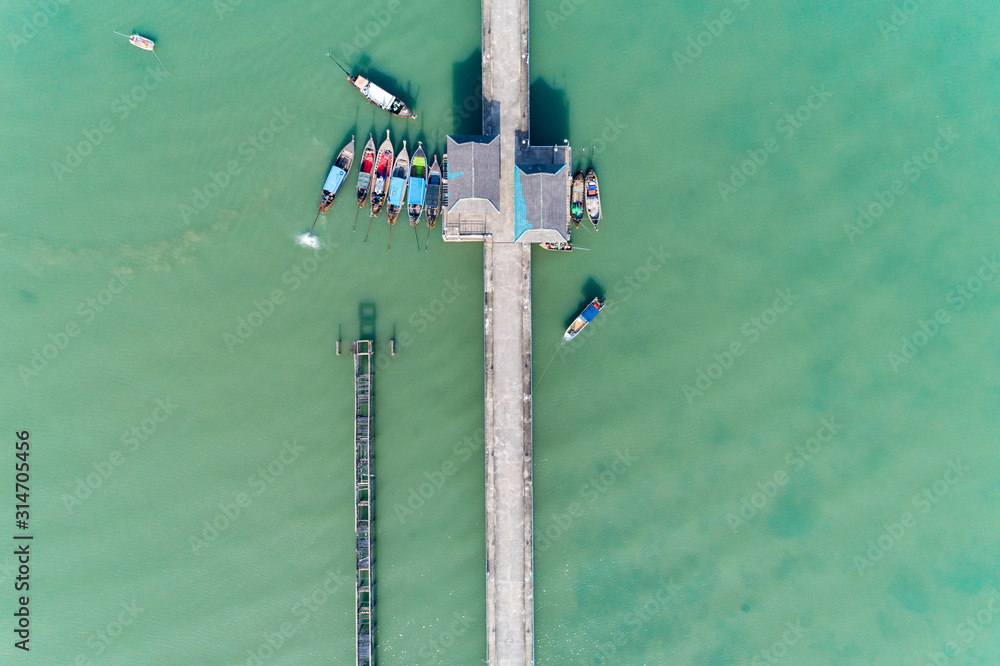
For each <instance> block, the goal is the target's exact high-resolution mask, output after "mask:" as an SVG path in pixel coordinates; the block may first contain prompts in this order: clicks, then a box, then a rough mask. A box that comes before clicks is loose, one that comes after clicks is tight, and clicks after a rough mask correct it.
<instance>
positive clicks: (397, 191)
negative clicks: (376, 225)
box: [389, 176, 406, 206]
mask: <svg viewBox="0 0 1000 666" xmlns="http://www.w3.org/2000/svg"><path fill="white" fill-rule="evenodd" d="M405 188H406V179H405V178H400V177H399V176H393V177H392V180H391V181H389V205H390V206H402V205H403V190H404V189H405Z"/></svg>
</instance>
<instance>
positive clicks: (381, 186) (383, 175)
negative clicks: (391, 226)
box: [371, 130, 392, 217]
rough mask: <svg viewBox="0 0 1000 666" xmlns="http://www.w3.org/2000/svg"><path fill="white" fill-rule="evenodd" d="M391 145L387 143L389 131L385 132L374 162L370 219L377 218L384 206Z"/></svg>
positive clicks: (390, 162)
mask: <svg viewBox="0 0 1000 666" xmlns="http://www.w3.org/2000/svg"><path fill="white" fill-rule="evenodd" d="M391 170H392V143H391V142H390V141H389V130H386V132H385V141H383V142H382V145H381V146H380V147H379V150H378V157H377V158H376V160H375V171H374V175H373V179H374V182H373V183H372V192H371V195H372V217H378V214H379V213H380V212H382V206H384V205H385V194H386V187H387V186H388V184H389V174H390V173H391V172H392V171H391Z"/></svg>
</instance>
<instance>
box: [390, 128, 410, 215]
mask: <svg viewBox="0 0 1000 666" xmlns="http://www.w3.org/2000/svg"><path fill="white" fill-rule="evenodd" d="M409 179H410V155H409V153H407V152H406V141H403V148H402V149H401V150H400V151H399V154H397V155H396V163H395V164H393V165H392V180H390V181H389V210H388V215H389V224H396V218H398V217H399V211H400V209H401V208H402V207H403V206H404V203H403V202H404V201H405V200H406V182H407V181H408V180H409Z"/></svg>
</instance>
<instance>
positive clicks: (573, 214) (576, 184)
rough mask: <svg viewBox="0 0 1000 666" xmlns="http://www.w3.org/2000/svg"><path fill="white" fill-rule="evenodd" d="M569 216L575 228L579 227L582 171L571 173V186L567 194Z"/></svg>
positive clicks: (581, 202) (581, 217)
mask: <svg viewBox="0 0 1000 666" xmlns="http://www.w3.org/2000/svg"><path fill="white" fill-rule="evenodd" d="M569 216H570V219H572V220H573V224H575V225H576V228H577V229H579V228H580V220H582V219H583V172H582V171H577V172H576V173H575V174H573V188H572V189H571V190H570V196H569Z"/></svg>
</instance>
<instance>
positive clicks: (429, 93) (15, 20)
mask: <svg viewBox="0 0 1000 666" xmlns="http://www.w3.org/2000/svg"><path fill="white" fill-rule="evenodd" d="M894 6H898V7H899V8H900V9H899V11H901V12H903V13H901V14H895V15H894V11H895V10H894ZM993 9H994V7H993V5H992V4H990V3H986V2H979V1H973V2H967V3H963V4H962V5H961V6H958V7H952V6H950V5H947V4H943V3H930V2H926V3H919V4H918V3H915V2H906V3H897V5H893V3H889V2H872V3H863V2H854V1H852V2H847V3H841V5H839V6H834V5H832V4H828V3H819V4H815V6H813V5H809V4H804V5H800V6H797V7H792V6H786V7H774V6H772V5H770V4H768V3H762V2H757V0H739V1H738V2H715V3H709V4H705V3H694V2H666V3H659V2H636V3H629V4H623V5H620V6H615V7H614V8H613V9H611V8H609V6H608V4H607V3H599V2H595V1H594V0H572V1H570V0H564V1H563V2H555V1H554V0H553V1H548V2H546V1H541V0H539V1H537V2H535V3H533V4H532V26H531V27H532V33H531V49H532V50H531V71H532V76H533V78H534V79H535V85H534V86H533V99H532V112H533V137H534V139H535V142H536V143H545V142H559V143H561V142H562V140H563V139H568V140H569V142H570V144H571V145H572V146H573V148H574V155H575V157H577V158H578V160H586V159H589V158H591V156H592V159H593V161H594V164H595V166H596V167H597V169H598V172H599V174H600V177H601V185H602V190H603V195H604V197H603V199H604V208H605V220H604V222H603V223H602V227H601V232H600V233H599V234H595V233H593V232H592V231H587V230H585V229H583V228H581V230H580V231H579V232H578V234H576V235H575V236H574V242H575V243H577V244H578V245H579V246H582V247H585V248H589V250H590V251H587V252H573V253H571V254H569V255H566V256H564V255H562V254H558V255H557V254H555V253H545V252H543V251H535V253H534V259H535V261H534V290H533V291H534V315H533V335H534V351H535V381H536V389H535V399H534V405H535V412H534V417H535V421H534V447H535V526H536V535H537V540H536V546H537V548H536V554H535V568H536V578H535V605H536V617H535V621H536V625H535V626H536V657H537V661H538V663H544V664H563V663H584V664H599V663H609V664H667V663H678V664H744V663H756V664H759V663H794V664H873V663H874V664H922V663H934V661H933V659H937V660H938V662H939V663H945V662H944V661H943V660H948V661H947V663H953V664H967V663H968V664H972V663H994V662H995V661H996V658H997V657H996V655H998V654H1000V639H998V638H997V636H998V635H1000V634H998V627H1000V617H998V613H997V611H1000V605H998V603H997V602H996V601H991V599H992V598H993V597H991V595H993V594H995V593H996V592H997V591H998V590H1000V572H998V564H1000V561H998V546H997V541H996V538H995V536H994V534H993V533H992V525H993V523H994V522H995V519H994V516H995V514H996V510H997V508H998V503H1000V495H998V490H997V481H996V480H997V478H998V472H1000V469H998V464H997V462H996V456H995V449H996V444H997V434H996V417H997V401H998V398H1000V387H998V382H997V379H996V377H997V376H998V374H1000V373H998V371H1000V363H998V361H997V351H998V344H997V334H996V322H997V316H998V313H1000V290H998V287H1000V278H998V277H997V271H998V270H1000V269H998V267H997V264H996V260H997V252H998V245H1000V239H998V238H997V232H996V223H997V221H998V216H997V213H996V211H997V204H998V197H997V194H996V192H997V185H998V177H997V173H998V171H997V160H996V154H997V149H998V148H1000V141H998V139H1000V137H998V128H997V116H996V108H997V105H998V102H1000V99H998V97H1000V95H998V90H997V81H998V80H1000V79H998V74H1000V58H998V56H1000V53H998V51H1000V34H998V33H1000V30H998V28H997V24H996V21H994V20H992V18H993V14H994V13H995V12H993V11H992V10H993ZM46 11H47V12H48V14H46ZM906 12H910V13H909V14H907V13H906ZM894 20H895V23H894V22H893V21H894ZM0 26H2V30H0V32H2V35H0V42H2V43H0V50H2V53H3V57H2V58H0V86H2V94H3V99H4V104H3V120H4V122H3V123H0V146H2V149H0V173H2V174H3V178H2V181H0V204H2V205H0V262H2V264H0V265H2V267H3V276H4V280H3V283H2V287H0V312H2V317H0V322H2V326H0V345H2V346H0V369H2V372H0V395H2V397H3V407H2V409H0V423H2V426H3V433H4V438H3V439H4V442H5V444H4V449H3V451H4V453H3V456H4V459H5V460H7V462H5V463H3V464H0V478H2V479H3V483H2V486H3V487H4V488H7V489H8V490H7V491H5V492H7V493H8V494H7V495H6V496H5V497H4V499H3V502H2V503H0V506H2V507H3V511H4V515H3V517H2V519H0V525H2V526H3V529H2V530H0V538H4V539H9V537H10V536H11V535H13V533H14V532H16V531H17V530H16V528H15V527H14V524H13V519H14V516H13V506H12V505H13V503H14V498H13V497H11V495H12V494H13V493H12V492H10V489H11V488H12V487H13V480H14V462H15V460H14V433H15V432H16V431H20V430H28V431H30V442H31V447H32V448H31V458H30V461H31V479H32V480H31V497H30V503H31V514H32V516H31V529H30V530H29V531H30V532H32V533H33V534H34V536H35V540H34V542H33V545H32V548H33V550H32V561H31V567H32V568H31V601H30V609H31V614H32V615H31V618H32V620H31V629H32V633H31V648H32V649H31V652H30V654H24V653H22V652H21V651H19V650H16V649H15V648H14V647H13V642H14V641H13V638H12V634H11V630H12V628H13V621H12V618H13V615H12V613H13V612H14V609H15V605H14V596H15V594H14V589H13V582H14V581H13V580H12V576H13V575H15V572H14V570H13V569H12V568H11V567H12V566H13V565H14V558H13V556H12V555H10V554H7V555H5V556H4V557H3V558H0V563H2V564H3V568H2V569H0V578H2V582H0V586H2V587H0V589H2V590H3V593H2V594H0V609H2V613H0V615H2V616H3V617H6V618H7V620H6V622H7V625H4V626H3V627H2V629H3V635H4V636H5V639H4V641H3V642H2V643H0V661H2V662H3V663H38V664H70V663H78V664H85V663H109V664H137V663H150V664H246V663H258V662H257V661H255V659H259V660H260V661H259V663H267V664H316V663H348V662H349V661H350V660H351V659H352V658H353V656H352V655H353V649H354V648H353V636H354V614H353V601H352V597H353V583H352V580H353V567H354V555H353V538H354V537H353V526H352V523H353V506H352V488H351V483H352V481H351V479H352V469H351V467H352V439H351V432H352V426H351V409H352V403H351V400H352V395H351V390H352V376H351V373H352V369H351V361H350V356H349V355H343V356H340V357H337V356H336V355H335V354H334V341H335V340H336V339H337V338H338V336H340V337H342V339H343V340H344V341H345V350H346V349H349V346H348V345H349V341H350V340H351V339H352V338H353V337H354V336H356V334H357V327H358V310H357V308H358V304H359V302H361V301H369V300H370V301H373V302H375V304H376V306H377V326H378V330H377V337H378V340H379V349H380V353H379V357H378V358H379V367H378V370H377V374H376V382H375V383H376V395H377V412H376V413H377V424H378V426H377V438H376V449H377V456H378V462H377V474H378V485H377V498H378V499H377V507H378V510H377V515H378V533H377V565H376V567H377V568H376V580H377V593H376V596H377V611H376V617H377V625H378V634H377V642H378V659H379V661H380V662H381V663H384V664H418V663H419V664H424V663H441V664H474V663H482V662H483V661H484V659H485V635H484V634H485V630H484V627H485V610H484V603H485V586H484V583H485V581H484V571H483V567H484V561H485V555H484V546H483V530H484V517H483V507H484V504H483V463H482V459H481V446H482V444H481V427H482V418H483V411H482V409H483V408H482V386H483V375H482V339H481V335H482V313H481V311H480V308H481V300H480V298H481V297H480V289H481V286H482V283H481V279H482V278H481V268H482V255H481V248H480V247H479V246H477V245H474V244H469V245H447V246H445V245H444V244H443V243H442V242H441V241H440V237H439V236H437V234H434V235H433V236H432V237H431V239H430V247H429V252H427V253H426V254H425V253H423V252H419V253H418V252H417V250H416V247H415V246H416V244H417V243H416V242H415V241H414V240H413V239H412V238H411V235H412V234H411V232H410V229H409V228H408V225H405V224H400V225H397V226H396V227H395V230H394V231H395V233H394V234H393V236H394V238H393V241H392V251H391V252H388V253H387V252H386V250H385V244H386V242H387V240H388V238H387V236H388V233H387V225H386V224H385V222H384V219H385V218H384V215H383V217H382V218H381V219H380V220H379V221H377V222H376V224H375V226H374V227H373V229H372V232H371V237H370V239H369V241H368V242H367V243H364V242H362V239H363V238H364V233H365V231H366V228H367V219H366V218H364V217H362V218H361V219H360V220H359V221H358V231H357V232H356V233H352V232H351V226H352V225H353V223H354V220H353V217H354V210H355V209H354V208H353V207H352V206H351V204H350V193H349V191H348V192H347V193H346V194H345V195H342V196H343V197H344V198H345V199H347V201H340V202H338V203H336V204H335V206H334V208H333V209H332V210H331V213H330V214H329V215H327V216H325V217H324V218H322V219H321V220H320V222H319V225H318V226H317V229H318V233H319V235H320V236H321V237H322V238H324V239H325V241H326V250H325V251H323V252H320V253H317V252H316V251H314V250H311V249H308V248H303V247H300V246H298V245H296V244H295V242H294V239H295V236H296V235H297V234H299V233H301V232H303V231H305V230H306V229H308V227H309V225H310V224H311V222H312V219H313V216H314V214H315V206H316V203H317V200H318V196H319V187H320V186H321V184H322V182H323V179H324V177H325V175H326V171H327V170H328V168H329V166H330V164H331V162H332V160H333V158H334V156H335V154H336V151H338V150H339V149H340V147H341V146H342V145H343V144H344V142H345V141H346V140H347V139H349V138H350V136H351V135H352V134H356V135H357V136H358V140H359V145H358V149H359V150H360V148H361V145H362V142H363V141H364V140H365V139H367V135H368V133H369V132H374V134H375V136H376V140H377V141H379V140H380V139H381V136H384V134H383V133H384V131H385V129H386V128H387V127H388V128H391V129H392V131H393V137H394V140H395V141H396V142H397V143H399V142H400V139H402V138H406V139H407V140H408V142H409V145H412V144H413V143H414V142H415V141H416V140H417V139H422V140H424V142H425V147H426V148H427V149H428V153H429V154H432V153H435V152H436V153H438V154H439V155H440V153H441V151H442V150H443V147H444V141H443V137H444V135H445V134H447V133H449V132H462V133H469V132H476V131H478V126H477V117H478V110H476V109H475V100H476V99H477V97H478V93H477V90H476V85H477V83H478V68H479V54H478V49H479V46H480V7H479V4H478V3H444V2H412V1H408V0H393V1H392V2H386V1H383V0H376V1H375V2H371V3H368V2H359V1H356V0H350V1H345V2H337V3H335V4H334V5H330V4H329V3H327V4H322V3H301V2H295V3H280V4H278V5H274V6H270V5H265V4H261V3H251V2H247V1H243V2H237V1H236V0H232V1H231V2H228V3H224V2H216V3H214V5H213V4H212V3H195V2H180V3H154V2H139V3H125V2H117V1H116V2H105V3H100V4H99V6H91V5H86V4H83V3H79V4H78V3H66V4H61V3H58V2H54V3H52V4H51V5H48V4H46V3H36V2H5V3H3V4H2V9H0ZM113 30H120V31H122V32H130V31H131V30H137V31H139V32H142V33H143V34H147V35H148V36H150V37H153V38H154V39H156V40H157V43H158V46H157V53H158V55H159V56H160V58H161V59H162V61H163V64H164V65H165V66H166V68H167V69H168V70H169V76H164V75H163V74H162V73H160V72H159V71H158V70H157V67H158V64H157V62H156V60H155V59H154V58H153V57H152V56H151V55H150V54H148V53H144V52H141V51H139V50H137V49H135V48H133V47H130V46H129V45H128V44H127V43H126V42H125V40H124V39H122V38H120V37H117V36H115V35H114V34H113V32H112V31H113ZM366 33H367V34H366ZM327 51H332V52H333V53H334V54H335V55H338V57H339V58H341V59H342V60H343V61H345V62H347V63H350V64H351V65H352V66H354V67H361V68H365V69H367V70H369V71H370V70H375V71H377V72H378V75H379V76H380V77H381V79H379V80H384V81H387V82H391V86H393V87H395V88H396V89H398V90H402V91H405V92H404V97H406V98H407V101H410V102H413V107H414V109H415V111H416V112H417V113H418V114H419V115H420V120H419V121H417V122H411V123H409V124H404V123H401V122H399V121H393V122H391V123H390V122H389V121H388V116H387V115H385V114H383V113H382V112H378V113H375V109H374V107H372V106H370V105H367V104H363V101H362V100H361V99H360V98H359V96H358V95H357V94H356V93H355V92H354V91H353V90H351V88H350V87H349V86H348V85H347V84H346V83H345V82H344V81H343V76H342V74H340V72H339V70H337V69H336V67H335V65H333V63H331V62H330V61H329V59H327V58H326V57H325V53H326V52H327ZM786 114H792V115H791V116H786ZM380 135H381V136H380ZM584 148H586V153H584V150H583V149H584ZM594 153H596V154H594ZM734 170H735V172H734ZM353 178H354V175H353V174H352V176H351V177H350V178H349V180H348V185H349V186H351V185H353ZM720 183H721V184H722V185H720ZM859 208H861V209H862V211H868V213H867V215H868V217H864V216H862V215H860V214H859V210H858V209H859ZM859 217H860V221H859ZM425 233H426V230H421V235H420V243H421V244H422V243H423V240H424V234H425ZM590 280H592V281H593V282H591V283H590V284H594V283H596V284H597V285H598V286H600V287H601V288H602V289H603V290H604V291H605V293H606V294H607V296H608V299H609V302H610V303H611V304H612V306H613V307H611V308H609V310H608V312H607V314H605V315H602V317H600V318H598V320H596V321H595V323H594V325H593V326H591V327H590V328H588V329H587V331H586V334H585V335H583V336H581V339H580V340H579V341H578V342H576V343H574V345H573V346H571V347H569V348H567V349H565V350H564V351H563V352H561V353H560V354H559V355H558V356H554V353H555V350H556V344H557V341H558V340H559V337H560V334H561V332H562V329H563V328H564V327H565V325H566V323H567V319H568V318H569V317H572V316H573V315H574V314H575V312H576V310H577V309H578V306H579V305H580V303H581V302H582V301H583V298H584V296H583V294H582V293H581V288H582V287H584V285H586V284H587V283H588V281H590ZM393 333H395V335H396V339H397V341H398V342H397V347H398V350H399V353H398V355H397V356H395V357H389V355H388V353H387V351H386V350H387V344H388V339H389V337H390V336H391V335H392V334H393ZM904 338H905V340H904ZM36 354H37V355H36ZM33 364H34V365H33ZM237 511H238V513H237ZM213 523H214V527H213V526H212V524H213ZM11 543H12V542H11ZM3 552H5V553H11V552H12V549H11V548H4V549H3ZM991 604H992V605H991ZM119 622H121V623H123V624H126V623H127V626H122V625H119V624H118V623H119ZM949 644H950V645H949ZM936 653H941V656H935V655H936ZM252 654H256V655H257V656H256V657H254V656H252Z"/></svg>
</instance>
